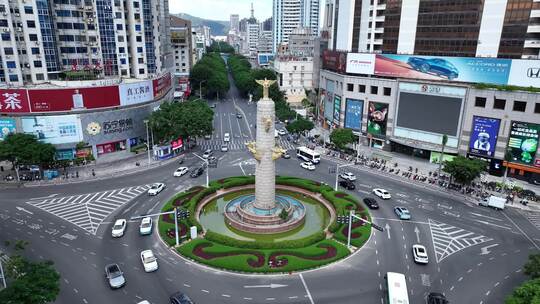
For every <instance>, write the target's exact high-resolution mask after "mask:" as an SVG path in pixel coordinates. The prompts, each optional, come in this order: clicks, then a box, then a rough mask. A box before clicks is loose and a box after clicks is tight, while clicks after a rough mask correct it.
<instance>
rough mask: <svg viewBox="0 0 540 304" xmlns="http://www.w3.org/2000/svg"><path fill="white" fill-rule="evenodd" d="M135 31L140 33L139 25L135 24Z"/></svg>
mask: <svg viewBox="0 0 540 304" xmlns="http://www.w3.org/2000/svg"><path fill="white" fill-rule="evenodd" d="M135 30H136V31H138V32H140V31H141V25H140V24H135Z"/></svg>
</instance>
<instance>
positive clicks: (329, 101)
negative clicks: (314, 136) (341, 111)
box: [324, 92, 334, 123]
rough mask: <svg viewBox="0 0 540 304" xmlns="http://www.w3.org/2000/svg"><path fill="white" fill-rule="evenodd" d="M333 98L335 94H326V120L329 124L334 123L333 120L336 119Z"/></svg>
mask: <svg viewBox="0 0 540 304" xmlns="http://www.w3.org/2000/svg"><path fill="white" fill-rule="evenodd" d="M333 98H334V94H333V93H330V92H326V100H325V101H324V118H326V120H328V123H332V118H333V117H334V104H333Z"/></svg>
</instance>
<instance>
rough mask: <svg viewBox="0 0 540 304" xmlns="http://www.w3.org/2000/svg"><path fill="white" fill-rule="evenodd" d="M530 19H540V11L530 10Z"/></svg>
mask: <svg viewBox="0 0 540 304" xmlns="http://www.w3.org/2000/svg"><path fill="white" fill-rule="evenodd" d="M530 18H540V10H536V9H533V10H531V17H530Z"/></svg>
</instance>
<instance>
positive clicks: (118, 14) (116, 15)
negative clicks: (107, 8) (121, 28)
mask: <svg viewBox="0 0 540 304" xmlns="http://www.w3.org/2000/svg"><path fill="white" fill-rule="evenodd" d="M114 18H116V19H122V13H120V12H116V13H114Z"/></svg>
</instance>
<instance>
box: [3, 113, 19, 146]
mask: <svg viewBox="0 0 540 304" xmlns="http://www.w3.org/2000/svg"><path fill="white" fill-rule="evenodd" d="M15 131H16V127H15V119H13V118H0V141H2V140H4V138H5V137H6V136H8V134H11V133H15Z"/></svg>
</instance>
